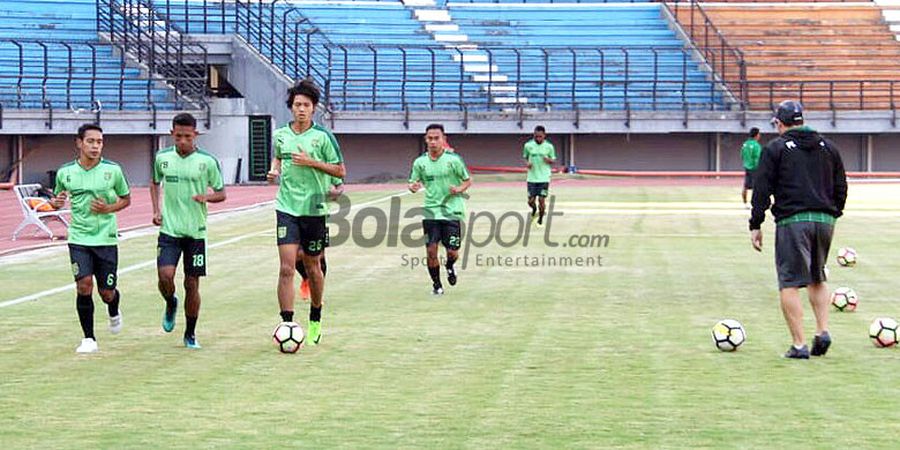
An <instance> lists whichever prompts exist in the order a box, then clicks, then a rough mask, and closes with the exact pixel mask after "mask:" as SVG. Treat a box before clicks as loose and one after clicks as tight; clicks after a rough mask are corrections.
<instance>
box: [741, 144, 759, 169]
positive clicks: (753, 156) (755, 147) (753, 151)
mask: <svg viewBox="0 0 900 450" xmlns="http://www.w3.org/2000/svg"><path fill="white" fill-rule="evenodd" d="M761 154H762V146H761V145H759V142H756V139H747V140H746V141H744V145H742V146H741V159H743V160H744V168H745V169H747V170H756V166H758V165H759V156H760V155H761Z"/></svg>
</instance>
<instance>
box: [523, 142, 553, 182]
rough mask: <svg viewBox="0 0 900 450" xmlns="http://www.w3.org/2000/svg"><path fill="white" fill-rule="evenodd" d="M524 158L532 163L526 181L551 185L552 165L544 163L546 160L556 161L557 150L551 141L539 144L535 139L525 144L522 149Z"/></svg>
mask: <svg viewBox="0 0 900 450" xmlns="http://www.w3.org/2000/svg"><path fill="white" fill-rule="evenodd" d="M522 157H523V158H525V159H526V160H527V161H528V162H530V163H531V168H530V169H528V177H527V178H526V181H527V182H529V183H549V182H550V168H551V166H550V164H547V162H546V161H544V158H550V159H556V149H555V148H553V144H551V143H550V141H547V140H544V142H541V143H540V144H538V143H537V142H535V141H534V139H532V140H530V141H528V142H526V143H525V147H524V148H523V149H522Z"/></svg>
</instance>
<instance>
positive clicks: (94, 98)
mask: <svg viewBox="0 0 900 450" xmlns="http://www.w3.org/2000/svg"><path fill="white" fill-rule="evenodd" d="M3 48H10V49H14V54H15V55H16V57H15V59H14V60H10V59H8V58H7V59H5V60H4V68H5V70H2V71H0V102H2V103H4V104H5V107H7V108H10V107H12V108H34V107H39V108H44V109H47V108H48V107H49V108H58V109H68V110H73V111H79V110H91V109H97V105H102V106H101V107H102V108H106V109H111V110H124V109H139V108H142V109H148V110H149V109H151V108H156V107H163V106H166V105H163V104H160V103H157V102H156V100H155V98H154V92H159V90H157V87H158V86H157V83H158V82H159V80H158V79H155V78H152V77H141V76H136V75H135V74H134V73H133V72H134V71H133V70H131V69H128V67H127V65H126V63H125V58H124V55H122V54H121V53H120V54H119V56H114V52H113V50H114V49H115V47H114V46H113V45H111V44H102V43H98V42H91V41H56V40H39V39H0V49H3ZM111 58H117V59H116V60H114V61H110V59H111ZM10 69H11V70H10ZM136 85H140V86H142V87H141V88H140V90H135V89H134V86H136ZM170 103H171V104H172V106H174V105H175V103H176V102H175V100H174V99H173V100H172V101H171V102H170ZM35 105H37V106H35Z"/></svg>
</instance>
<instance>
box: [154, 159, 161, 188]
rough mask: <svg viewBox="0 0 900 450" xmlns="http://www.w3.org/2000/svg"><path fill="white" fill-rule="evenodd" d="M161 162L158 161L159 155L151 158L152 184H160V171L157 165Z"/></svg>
mask: <svg viewBox="0 0 900 450" xmlns="http://www.w3.org/2000/svg"><path fill="white" fill-rule="evenodd" d="M160 164H161V162H160V161H159V155H157V157H155V158H153V184H159V183H162V170H161V169H160V167H159V165H160Z"/></svg>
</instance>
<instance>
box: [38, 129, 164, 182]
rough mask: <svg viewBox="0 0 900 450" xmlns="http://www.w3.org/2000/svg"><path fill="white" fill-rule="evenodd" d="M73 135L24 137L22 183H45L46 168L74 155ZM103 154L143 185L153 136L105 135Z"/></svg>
mask: <svg viewBox="0 0 900 450" xmlns="http://www.w3.org/2000/svg"><path fill="white" fill-rule="evenodd" d="M74 139H75V136H74V135H73V136H65V135H45V136H26V137H25V140H24V141H25V145H24V148H25V152H26V153H27V159H26V160H25V162H24V163H23V167H24V170H23V172H22V180H23V183H41V184H44V185H47V182H48V179H47V171H50V170H56V169H58V168H59V166H61V165H62V164H64V163H66V162H69V161H72V160H73V159H74V158H75V142H74ZM104 140H105V141H106V142H105V144H104V146H103V157H104V158H107V159H110V160H113V161H115V162H117V163H119V164H120V165H121V166H122V169H123V170H124V171H125V176H126V177H127V178H128V181H129V183H131V184H133V185H146V184H147V183H148V182H149V180H150V164H151V156H152V155H153V148H154V140H155V137H153V136H123V135H105V136H104Z"/></svg>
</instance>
